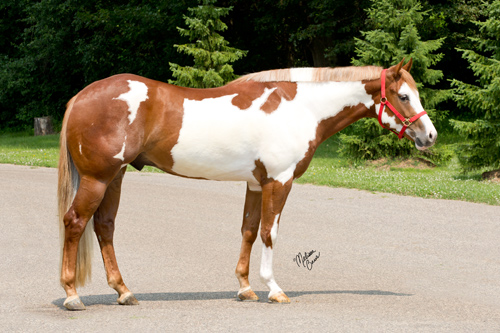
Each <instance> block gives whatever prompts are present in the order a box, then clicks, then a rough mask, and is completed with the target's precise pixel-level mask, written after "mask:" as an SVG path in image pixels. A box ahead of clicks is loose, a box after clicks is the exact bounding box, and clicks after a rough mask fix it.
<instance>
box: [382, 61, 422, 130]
mask: <svg viewBox="0 0 500 333" xmlns="http://www.w3.org/2000/svg"><path fill="white" fill-rule="evenodd" d="M386 71H387V69H384V70H383V71H382V77H381V78H380V80H381V83H380V84H381V88H380V93H381V97H380V111H379V113H378V123H379V124H380V126H382V127H383V128H386V129H388V130H389V131H391V132H393V133H394V134H396V135H397V136H398V138H399V139H402V138H403V135H404V134H405V131H406V129H407V128H408V127H410V125H411V124H413V122H415V121H416V120H417V119H418V118H420V117H422V116H423V115H424V114H427V112H425V111H422V112H420V113H419V114H416V115H414V116H413V117H411V118H405V117H403V116H402V115H401V113H399V112H398V111H397V110H396V108H395V107H394V106H393V105H392V104H391V102H389V101H388V100H387V97H385V72H386ZM386 105H387V106H388V107H389V109H391V111H392V112H393V113H394V114H395V115H396V117H398V118H399V120H401V121H402V122H403V128H402V129H401V132H399V133H398V132H396V131H394V130H392V129H390V128H388V127H385V126H384V124H382V112H383V111H384V107H385V106H386Z"/></svg>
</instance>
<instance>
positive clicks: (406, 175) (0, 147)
mask: <svg viewBox="0 0 500 333" xmlns="http://www.w3.org/2000/svg"><path fill="white" fill-rule="evenodd" d="M58 147H59V136H58V135H51V136H45V137H33V136H26V134H4V135H0V163H10V164H20V165H30V166H43V167H56V166H57V160H58V156H59V155H58V154H59V148H58ZM337 149H338V146H337V145H336V144H335V140H329V141H327V142H325V143H324V144H323V145H322V146H321V147H320V148H319V149H318V151H317V152H316V155H315V157H314V159H313V161H312V162H311V165H310V167H309V169H308V170H307V172H306V173H305V174H304V176H302V177H301V178H300V179H299V180H298V181H297V182H299V183H311V184H315V185H326V186H332V187H347V188H357V189H361V190H367V191H373V192H386V193H395V194H402V195H410V196H417V197H423V198H436V199H452V200H463V201H471V202H480V203H486V204H490V205H500V183H495V182H491V181H482V180H481V177H480V172H478V173H476V174H467V175H464V174H462V173H461V172H460V169H459V166H458V164H457V163H456V161H454V162H452V163H451V164H450V165H449V166H447V167H436V168H427V169H419V168H420V167H421V165H415V166H414V167H413V166H412V165H409V166H408V165H406V166H405V167H404V168H402V167H399V166H400V162H401V161H397V160H395V161H386V162H384V163H383V164H382V165H380V164H379V165H374V164H370V163H359V164H356V163H351V162H349V161H347V160H345V159H342V158H340V157H339V156H338V154H337ZM129 170H135V169H133V168H132V167H130V166H129ZM144 171H147V172H156V171H158V170H157V169H154V168H149V167H148V168H145V170H144Z"/></svg>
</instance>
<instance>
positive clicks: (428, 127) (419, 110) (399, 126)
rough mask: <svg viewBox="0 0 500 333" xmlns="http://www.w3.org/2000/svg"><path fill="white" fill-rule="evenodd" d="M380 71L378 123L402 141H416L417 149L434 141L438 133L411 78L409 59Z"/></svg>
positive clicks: (430, 144)
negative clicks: (405, 139)
mask: <svg viewBox="0 0 500 333" xmlns="http://www.w3.org/2000/svg"><path fill="white" fill-rule="evenodd" d="M403 61H404V59H403V60H402V61H401V62H400V63H399V64H397V65H395V66H392V67H390V68H389V69H387V70H384V71H382V76H381V98H380V107H379V108H377V112H378V119H379V123H380V125H381V126H382V127H385V128H388V129H389V130H391V131H393V132H394V133H396V134H397V135H398V137H399V138H400V139H401V138H402V137H403V136H406V137H407V138H408V139H410V140H412V141H414V142H415V146H416V147H417V149H419V150H424V149H426V148H429V147H430V146H432V145H433V144H434V143H435V142H436V138H437V131H436V128H435V127H434V125H433V124H432V122H431V119H430V118H429V116H428V115H427V113H426V112H425V111H424V108H423V107H422V104H421V103H420V98H419V94H418V90H417V85H416V84H415V81H414V80H413V77H412V76H411V75H410V68H411V65H412V60H410V61H409V62H408V63H407V64H406V65H404V66H403Z"/></svg>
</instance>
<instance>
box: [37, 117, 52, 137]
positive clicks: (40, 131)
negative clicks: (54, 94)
mask: <svg viewBox="0 0 500 333" xmlns="http://www.w3.org/2000/svg"><path fill="white" fill-rule="evenodd" d="M48 134H54V128H53V127H52V118H51V117H41V118H35V136H37V135H48Z"/></svg>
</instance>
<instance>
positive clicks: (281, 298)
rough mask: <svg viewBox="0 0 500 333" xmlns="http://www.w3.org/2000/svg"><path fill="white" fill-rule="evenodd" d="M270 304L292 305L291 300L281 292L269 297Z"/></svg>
mask: <svg viewBox="0 0 500 333" xmlns="http://www.w3.org/2000/svg"><path fill="white" fill-rule="evenodd" d="M269 302H270V303H282V304H287V303H290V299H289V298H288V296H287V295H285V293H284V292H282V291H280V292H277V293H276V294H273V295H271V296H269Z"/></svg>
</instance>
